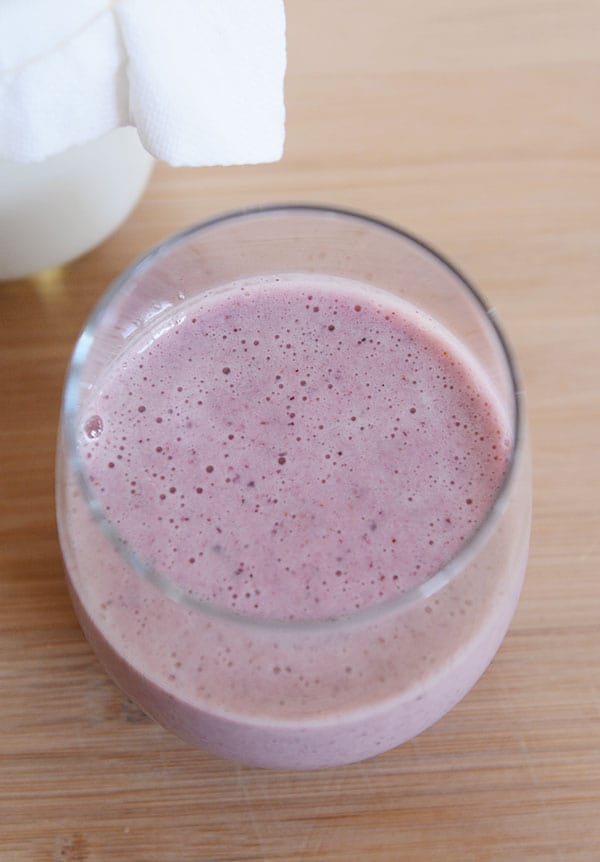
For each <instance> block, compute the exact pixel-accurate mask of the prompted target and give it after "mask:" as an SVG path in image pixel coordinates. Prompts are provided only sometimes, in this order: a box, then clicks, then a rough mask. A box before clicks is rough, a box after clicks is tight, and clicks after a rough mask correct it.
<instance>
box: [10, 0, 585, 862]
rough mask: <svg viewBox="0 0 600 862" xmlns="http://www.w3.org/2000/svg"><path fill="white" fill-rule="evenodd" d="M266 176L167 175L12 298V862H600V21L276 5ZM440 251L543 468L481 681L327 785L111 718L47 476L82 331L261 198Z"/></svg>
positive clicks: (569, 0) (295, 2)
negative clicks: (168, 247)
mask: <svg viewBox="0 0 600 862" xmlns="http://www.w3.org/2000/svg"><path fill="white" fill-rule="evenodd" d="M287 12H288V28H289V73H288V77H287V106H288V133H287V148H286V153H285V157H284V159H283V161H282V162H281V163H280V164H277V165H265V166H260V167H241V168H231V169H215V170H202V169H180V170H176V169H172V168H169V167H166V166H163V165H161V166H158V167H157V169H156V172H155V174H154V177H153V180H152V183H151V185H150V187H149V190H148V192H147V194H146V195H145V197H144V199H143V201H142V202H141V204H140V206H139V207H138V208H137V210H136V211H135V212H134V213H133V215H132V216H131V218H130V219H129V221H128V222H127V224H125V225H124V226H123V227H122V228H121V229H120V230H119V231H118V232H117V233H116V234H115V235H114V236H113V237H112V238H111V239H109V240H108V241H107V242H105V243H104V244H103V245H102V246H101V247H99V248H97V249H96V250H95V251H94V252H92V253H91V254H88V255H86V256H85V257H83V258H82V259H80V260H78V261H77V262H75V263H73V264H71V265H70V266H69V267H67V268H66V269H65V271H64V273H63V274H62V277H60V278H57V279H54V281H52V280H51V279H47V280H46V281H43V280H42V281H40V280H38V281H37V282H34V281H30V282H19V283H17V282H15V283H8V284H3V285H0V322H1V340H0V375H1V377H0V391H1V401H0V403H1V405H2V419H1V425H0V427H1V431H2V438H1V447H0V458H1V461H0V483H1V505H2V513H1V520H0V674H1V677H0V679H1V689H0V758H1V759H0V859H1V860H2V862H38V860H39V862H42V860H50V862H100V860H102V862H105V860H109V859H110V860H116V862H209V860H230V862H233V860H244V862H251V860H252V862H256V860H281V862H293V860H325V861H326V862H327V860H332V862H333V860H336V862H347V860H361V862H362V860H404V862H406V860H426V862H431V860H443V862H454V860H456V862H496V860H497V862H506V860H519V862H520V860H529V859H536V860H543V862H546V860H557V862H558V860H581V862H595V860H600V628H599V620H600V539H599V537H600V284H599V279H600V47H599V46H600V4H599V3H598V2H597V0H519V2H513V0H420V2H418V3H402V4H401V3H399V2H398V0H369V2H367V0H327V2H321V0H288V3H287ZM282 200H283V201H287V200H295V201H320V202H329V203H333V204H337V205H340V206H350V207H354V208H358V209H362V210H366V211H370V212H372V213H375V214H377V215H379V216H381V217H384V218H387V219H391V220H393V221H395V222H397V223H399V224H401V225H404V226H406V227H408V228H409V229H411V230H412V231H414V232H416V233H417V234H420V235H422V236H423V237H426V238H428V239H429V240H430V241H431V242H432V243H433V244H435V245H437V246H438V247H439V248H440V249H442V250H443V251H445V252H446V253H447V254H448V255H449V256H450V257H451V258H452V259H454V260H455V261H456V262H458V263H459V264H460V266H461V267H462V268H463V269H464V270H465V271H466V272H467V273H469V274H470V275H471V277H472V278H473V279H474V280H475V281H476V283H478V284H479V285H480V287H481V288H482V290H483V291H484V292H485V293H486V294H487V296H488V298H489V299H490V300H491V302H492V303H493V304H494V305H495V306H496V308H497V309H498V311H499V313H500V316H501V318H502V319H503V321H504V324H505V326H506V329H507V330H508V332H509V334H510V337H511V339H512V342H513V345H514V347H515V349H516V353H517V355H518V357H519V360H520V364H521V367H522V370H523V373H524V378H525V381H526V387H527V391H528V397H529V416H530V422H531V431H532V441H533V449H534V456H535V470H534V481H535V519H534V531H533V543H532V550H531V561H530V565H529V570H528V576H527V580H526V584H525V588H524V592H523V596H522V600H521V603H520V606H519V610H518V612H517V615H516V618H515V620H514V624H513V626H512V628H511V630H510V633H509V635H508V637H507V639H506V641H505V643H504V645H503V647H502V649H501V651H500V653H499V655H498V657H497V658H496V660H495V661H494V663H493V665H492V667H491V668H490V670H489V671H488V672H487V673H486V675H485V676H484V678H483V679H482V680H481V682H480V683H479V684H478V686H477V687H476V689H475V690H474V691H473V692H472V693H471V694H469V695H468V697H467V698H466V699H465V701H464V702H463V703H462V704H460V705H459V706H458V707H457V708H456V709H455V710H454V711H453V712H452V713H451V714H450V715H448V716H447V717H446V718H445V719H443V720H442V721H441V722H439V723H438V724H437V725H436V726H434V727H433V728H431V729H430V730H428V731H427V732H426V733H424V734H423V735H422V736H420V737H419V738H417V739H415V740H414V741H413V742H411V743H408V744H406V745H404V746H403V747H401V748H399V749H397V750H395V751H392V752H390V753H388V754H384V755H382V756H380V757H377V758H375V759H374V760H371V761H369V762H366V763H361V764H357V765H354V766H349V767H346V768H340V769H333V770H329V771H323V772H309V773H300V774H299V773H287V772H281V773H277V772H269V771H260V770H256V769H251V768H246V767H242V766H237V765H234V764H231V763H226V762H223V761H221V760H218V759H216V758H214V757H212V756H209V755H207V754H204V753H203V752H201V751H196V750H193V749H191V748H190V747H188V746H187V745H185V744H184V743H182V742H180V741H179V740H178V739H176V738H174V737H173V736H171V735H170V734H168V733H167V732H165V731H163V730H162V729H161V728H160V727H158V726H156V725H155V724H154V723H153V722H152V721H151V720H149V719H147V718H146V717H145V716H144V715H142V714H141V713H140V711H139V710H138V709H137V708H136V707H135V706H133V705H132V704H130V703H129V702H127V701H126V700H125V699H124V698H123V696H122V695H121V694H120V693H119V691H118V690H117V689H116V687H115V686H114V685H113V684H112V682H110V681H109V679H108V678H107V677H106V675H105V674H104V673H103V671H102V670H101V669H100V667H99V665H98V663H97V662H96V660H95V658H94V656H93V654H92V653H91V651H90V649H89V647H88V646H87V644H86V642H85V641H84V639H83V636H82V634H81V631H80V629H79V627H78V625H77V622H76V620H75V617H74V614H73V611H72V609H71V605H70V603H69V599H68V596H67V593H66V590H65V585H64V582H63V575H62V570H61V558H60V553H59V547H58V543H57V538H56V529H55V524H54V503H53V457H54V452H53V449H54V442H55V429H56V424H57V419H58V407H59V397H60V390H61V384H62V377H63V372H64V369H65V365H66V362H67V359H68V356H69V353H70V351H71V349H72V346H73V342H74V339H75V337H76V334H77V332H78V330H79V328H80V327H81V325H82V323H83V321H84V319H85V317H86V315H87V314H88V312H89V311H90V310H91V308H92V306H93V304H94V303H95V302H96V300H97V298H98V297H99V296H100V294H101V292H102V291H103V290H104V288H105V287H106V286H107V284H108V283H109V282H110V281H111V279H112V278H113V277H114V276H115V275H116V274H117V273H118V272H119V271H120V270H121V269H122V268H123V267H124V266H125V265H126V264H128V263H129V262H130V261H131V260H132V259H133V258H135V257H136V256H137V255H138V254H139V253H140V252H142V251H143V250H144V249H146V248H147V247H148V246H149V245H151V244H153V243H154V242H156V241H157V240H159V239H161V238H162V237H165V236H166V235H168V234H170V233H171V232H173V231H175V230H176V229H178V228H180V227H182V226H183V225H185V224H187V223H189V222H191V221H194V220H197V219H201V218H204V217H206V216H208V215H211V214H214V213H216V212H219V211H222V210H227V209H231V208H234V207H239V206H244V205H248V204H251V203H259V202H267V201H282Z"/></svg>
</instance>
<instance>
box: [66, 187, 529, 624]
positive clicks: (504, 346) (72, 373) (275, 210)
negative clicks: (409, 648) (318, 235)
mask: <svg viewBox="0 0 600 862" xmlns="http://www.w3.org/2000/svg"><path fill="white" fill-rule="evenodd" d="M286 213H304V214H307V215H310V214H311V213H312V214H316V215H325V216H327V215H330V216H339V217H341V218H344V219H348V220H354V221H356V222H358V223H361V224H363V225H366V226H367V227H370V228H376V229H380V230H384V231H387V232H390V233H391V234H393V235H395V236H396V237H398V239H400V240H402V241H403V242H408V243H411V244H413V245H414V246H416V247H417V248H418V249H420V250H421V251H424V252H425V253H426V255H428V256H429V257H430V258H432V259H433V261H434V262H437V263H439V264H441V265H442V266H443V267H444V268H446V269H447V270H448V271H449V272H450V273H451V274H452V275H453V276H455V277H456V278H457V279H458V281H459V283H460V285H461V287H462V288H463V289H464V290H465V291H466V292H467V295H469V296H470V297H471V298H472V299H473V300H474V302H475V305H476V307H477V308H478V310H479V311H480V312H481V314H482V319H483V320H485V321H486V322H487V324H488V325H489V327H490V328H491V331H492V333H493V336H494V338H495V340H496V342H497V345H498V346H499V348H500V353H501V355H502V357H503V359H504V362H505V363H506V367H507V370H508V375H509V379H510V384H511V395H512V400H513V404H512V406H513V421H512V428H511V432H512V437H513V439H512V447H511V452H510V458H509V461H508V465H507V468H506V472H505V474H504V477H503V480H502V482H501V484H500V486H499V487H498V489H497V491H496V494H495V496H494V499H493V501H492V503H491V504H490V506H489V508H488V510H487V512H486V514H485V517H484V518H483V520H482V521H481V522H480V523H479V525H478V526H477V527H476V529H475V530H474V531H473V532H472V533H471V535H470V536H469V537H468V538H467V539H466V540H465V541H464V542H463V543H462V544H461V545H460V547H459V548H458V550H457V551H456V552H455V553H454V554H453V555H452V556H451V557H450V558H449V559H448V560H447V561H446V562H445V563H444V564H443V565H442V566H441V567H440V568H438V569H437V570H436V571H435V572H434V573H433V574H432V575H430V576H429V577H428V578H427V579H426V580H425V581H423V582H422V583H420V584H418V585H416V586H414V587H412V588H411V589H409V590H407V591H406V592H404V593H401V594H400V595H398V596H395V597H393V598H388V599H384V600H382V601H379V602H375V603H373V604H370V605H367V606H366V607H364V608H359V609H358V610H355V611H352V612H351V613H348V614H343V615H340V616H337V617H331V618H325V619H318V620H294V619H284V618H274V617H260V616H253V615H250V614H243V613H239V612H237V611H234V610H230V609H228V608H224V607H220V606H219V605H216V604H214V603H212V602H208V601H204V600H201V599H197V598H195V597H194V596H191V595H189V594H188V593H187V592H186V591H185V590H183V589H182V588H181V587H179V586H178V585H177V584H176V583H174V582H172V581H171V580H170V579H169V578H168V577H166V576H165V575H162V574H161V573H160V572H159V571H157V569H156V568H154V567H153V566H151V565H149V564H148V563H147V562H146V561H145V560H144V559H143V558H142V557H141V556H140V555H139V554H138V553H137V552H136V551H134V550H133V549H132V548H131V547H130V546H129V545H128V543H127V542H126V541H125V540H124V539H123V538H121V536H120V535H119V532H118V530H117V529H116V528H115V527H114V526H113V524H112V522H111V521H110V519H109V518H108V517H107V515H106V512H105V510H104V507H103V506H102V504H101V503H100V500H99V499H98V497H97V496H96V494H95V492H94V490H93V488H92V486H91V483H90V482H89V480H88V479H87V477H86V474H85V469H84V464H83V462H82V460H81V458H80V457H79V453H78V445H77V437H78V432H79V430H80V429H79V424H80V423H79V422H78V416H77V413H78V408H79V389H80V380H81V373H82V371H83V369H84V368H85V363H86V360H87V358H88V355H89V352H90V348H91V346H92V344H93V342H94V337H95V333H96V331H97V329H98V327H99V326H100V324H101V322H102V320H103V318H104V315H105V313H106V312H107V310H108V309H109V308H110V306H111V305H112V303H113V301H114V300H115V298H116V297H118V296H119V295H120V294H121V292H122V291H124V290H125V289H126V288H127V285H128V284H129V283H130V281H131V279H132V278H134V277H135V276H138V275H140V274H141V273H143V272H144V270H145V269H146V268H147V267H148V266H150V264H151V263H152V262H153V261H154V260H155V259H156V258H158V257H159V256H162V255H163V254H165V253H167V252H170V251H172V250H173V249H174V248H175V247H176V246H178V245H180V244H182V243H184V242H185V240H186V239H188V238H189V237H191V236H193V235H196V234H199V233H201V232H205V231H207V230H210V229H211V228H213V227H216V226H218V225H220V224H226V223H229V222H235V221H241V220H247V219H253V218H255V217H257V216H263V215H267V216H269V215H271V216H276V215H278V214H280V215H282V214H286ZM61 426H62V430H63V431H64V434H65V442H66V449H67V453H66V455H67V462H68V464H69V467H70V468H71V469H72V470H73V472H74V473H75V475H76V476H77V479H78V483H79V486H80V488H81V490H82V492H83V496H84V501H85V504H86V506H87V508H88V510H89V511H90V512H91V514H92V516H93V518H94V520H95V521H96V522H97V524H98V526H99V527H100V529H101V530H102V532H103V533H104V535H105V536H106V537H107V538H108V540H109V541H110V543H111V545H112V547H113V548H114V550H115V551H116V552H117V553H118V554H119V556H120V557H121V558H122V559H123V560H124V562H125V563H126V564H127V565H128V566H130V567H131V568H132V569H133V570H134V571H135V572H136V573H138V574H140V575H141V576H142V577H144V578H145V579H146V580H147V581H149V582H150V583H152V584H153V585H154V586H155V587H156V588H157V589H159V590H160V592H161V593H162V594H163V595H165V596H166V597H167V598H169V599H171V600H173V601H175V602H177V603H179V604H182V605H184V606H186V607H188V608H191V609H193V610H196V611H199V612H202V613H204V614H205V615H207V616H208V617H213V618H215V619H221V620H223V621H228V622H230V623H233V624H236V625H242V626H248V627H250V628H253V629H262V630H270V631H288V630H291V629H295V630H304V631H307V632H308V631H331V630H333V629H339V628H342V627H347V626H354V625H358V624H362V623H365V622H372V621H374V620H376V619H380V618H384V617H386V616H387V615H388V614H392V613H395V612H397V611H400V610H403V609H408V608H409V607H410V606H412V605H416V604H417V603H418V602H420V601H423V600H425V599H427V598H429V597H431V596H433V595H434V594H435V593H437V592H438V591H439V590H440V589H441V588H442V587H444V586H446V585H447V584H449V583H450V582H451V581H453V580H454V579H455V578H456V577H457V576H458V575H459V573H460V572H462V571H463V570H464V569H465V567H466V566H467V565H468V564H469V563H470V562H471V560H472V559H473V558H474V557H475V556H476V554H477V552H478V551H479V550H480V549H481V548H482V547H483V546H484V545H485V543H486V542H487V540H488V539H489V537H490V536H491V535H492V534H493V532H494V529H495V527H496V525H497V524H498V522H499V520H500V518H501V516H502V514H503V512H504V510H505V508H506V506H507V504H508V500H509V497H510V494H511V491H512V487H513V485H514V481H515V477H516V475H517V466H518V464H519V463H520V460H521V456H522V451H523V447H524V438H525V417H524V409H523V392H522V389H521V385H520V376H519V373H518V370H517V367H516V363H515V360H514V357H513V352H512V350H511V348H510V346H509V344H508V341H507V339H506V337H505V335H504V333H503V331H502V328H501V326H500V324H499V323H498V321H497V319H496V315H495V312H494V310H493V308H492V307H491V306H489V305H488V303H487V302H486V300H485V299H484V297H483V296H482V294H481V293H480V292H479V291H478V290H477V289H476V288H475V287H474V286H473V284H472V283H471V282H470V280H469V279H468V278H466V276H465V275H464V274H463V273H462V272H461V271H460V270H459V269H457V267H456V266H455V265H454V264H452V263H451V262H450V261H449V260H448V259H447V258H446V257H445V256H444V255H443V254H441V253H440V252H438V251H437V250H436V249H435V248H433V247H432V246H431V245H429V243H427V242H425V241H423V240H421V239H420V238H419V237H417V236H415V235H414V234H412V233H410V232H409V231H407V230H405V229H404V228H400V227H397V226H396V225H394V224H392V223H390V222H388V221H385V220H383V219H379V218H377V217H374V216H371V215H367V214H364V213H362V212H358V211H356V210H352V209H344V208H340V207H335V206H327V205H321V204H304V203H287V204H286V203H283V204H267V205H264V206H257V207H249V208H244V209H236V210H231V211H228V212H226V213H223V214H221V215H217V216H214V217H213V218H210V219H206V220H203V221H199V222H195V223H194V224H192V225H190V226H189V227H187V228H184V229H183V230H181V231H178V232H177V233H175V234H173V235H171V236H169V237H167V238H166V239H164V240H162V241H160V242H159V243H157V244H156V245H154V246H153V247H152V248H150V249H149V250H148V251H147V252H145V253H144V254H143V255H141V256H140V257H139V258H137V259H136V260H135V261H134V262H133V263H132V264H130V266H128V267H127V268H126V269H125V270H123V272H122V273H120V275H118V276H117V277H116V278H115V279H113V281H112V282H111V284H110V285H109V286H108V288H107V289H106V290H105V292H104V293H103V295H102V296H101V297H100V299H99V300H98V301H97V303H96V304H95V306H94V308H93V309H92V311H91V313H90V314H89V316H88V318H87V320H86V322H85V323H84V325H83V328H82V330H81V332H80V334H79V336H78V338H77V341H76V343H75V347H74V349H73V352H72V354H71V358H70V360H69V364H68V367H67V372H66V378H65V385H64V390H63V398H62V409H61ZM59 445H60V443H59Z"/></svg>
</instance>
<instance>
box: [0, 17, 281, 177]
mask: <svg viewBox="0 0 600 862" xmlns="http://www.w3.org/2000/svg"><path fill="white" fill-rule="evenodd" d="M285 65H286V49H285V11H284V6H283V0H112V2H110V0H54V2H51V3H49V2H48V0H3V2H2V3H0V158H4V159H11V160H13V161H40V160H42V159H45V158H47V157H48V156H51V155H54V154H55V153H58V152H61V151H63V150H65V149H68V148H69V147H71V146H74V145H76V144H83V143H86V142H88V141H91V140H93V139H95V138H98V137H100V136H101V135H104V134H106V133H107V132H109V131H111V130H112V129H115V128H117V127H119V126H127V125H132V126H135V127H136V128H137V131H138V134H139V136H140V139H141V141H142V143H143V145H144V147H145V148H146V149H147V150H148V152H149V153H151V154H152V155H153V156H155V157H156V158H158V159H161V160H163V161H165V162H169V163H170V164H172V165H233V164H256V163H259V162H271V161H276V160H277V159H279V158H281V155H282V152H283V141H284V121H285V106H284V99H283V78H284V74H285Z"/></svg>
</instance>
